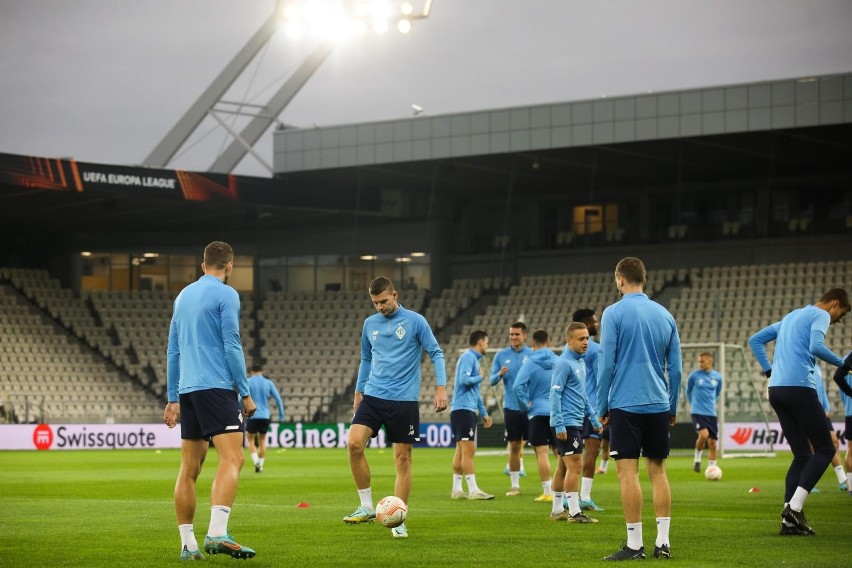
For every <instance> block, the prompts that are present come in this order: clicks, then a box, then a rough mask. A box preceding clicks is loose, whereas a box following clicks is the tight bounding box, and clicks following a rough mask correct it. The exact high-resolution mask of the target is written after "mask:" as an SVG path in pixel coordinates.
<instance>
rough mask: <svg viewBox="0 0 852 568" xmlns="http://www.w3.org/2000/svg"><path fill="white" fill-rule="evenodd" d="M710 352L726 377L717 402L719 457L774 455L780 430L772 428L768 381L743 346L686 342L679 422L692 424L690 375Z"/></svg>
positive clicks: (683, 355)
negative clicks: (761, 374) (704, 355)
mask: <svg viewBox="0 0 852 568" xmlns="http://www.w3.org/2000/svg"><path fill="white" fill-rule="evenodd" d="M705 352H707V353H710V354H711V355H712V356H713V359H714V363H713V364H714V368H715V369H716V370H717V371H718V372H719V374H721V375H722V393H721V395H720V396H719V401H718V403H717V412H718V419H719V445H718V449H719V457H735V456H741V457H746V456H749V457H758V456H767V457H768V456H772V455H774V453H773V452H774V447H775V444H776V443H777V442H779V437H780V436H781V433H780V430H778V429H777V428H772V427H770V421H769V417H770V416H772V410H771V408H770V406H769V401H768V400H767V396H766V393H767V391H766V381H765V380H764V379H763V378H762V377H761V376H760V375H758V374H757V373H756V372H755V367H754V364H753V363H752V361H751V360H750V359H749V358H748V357H747V356H746V352H745V349H744V348H743V346H742V345H736V344H732V343H684V344H682V345H681V354H682V358H683V386H682V389H681V401H680V404H679V405H678V422H691V417H690V407H689V404H688V401H687V400H686V384H687V378H688V377H689V374H690V373H691V372H692V371H694V370H695V369H697V368H698V356H699V355H700V354H701V353H705Z"/></svg>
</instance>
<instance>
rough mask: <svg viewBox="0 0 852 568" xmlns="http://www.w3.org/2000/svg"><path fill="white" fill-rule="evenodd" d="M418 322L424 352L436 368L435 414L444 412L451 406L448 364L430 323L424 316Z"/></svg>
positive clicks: (418, 333)
mask: <svg viewBox="0 0 852 568" xmlns="http://www.w3.org/2000/svg"><path fill="white" fill-rule="evenodd" d="M417 321H418V324H417V338H418V339H419V340H420V345H421V346H422V347H423V350H424V351H426V353H428V354H429V358H430V359H432V366H433V367H434V368H435V384H436V387H435V397H434V403H435V412H443V411H444V410H446V409H447V405H448V404H449V399H448V398H447V362H446V360H445V359H444V352H443V351H442V350H441V346H440V345H438V340H437V339H435V334H433V333H432V328H431V327H429V322H427V321H426V318H424V317H423V316H420V318H419V319H418V320H417ZM477 374H478V373H477Z"/></svg>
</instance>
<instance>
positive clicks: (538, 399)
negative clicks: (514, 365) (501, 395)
mask: <svg viewBox="0 0 852 568" xmlns="http://www.w3.org/2000/svg"><path fill="white" fill-rule="evenodd" d="M557 359H559V357H557V356H556V353H554V352H553V351H551V350H550V349H547V348H542V349H539V350H537V351H534V352H533V353H532V354H531V355H530V356H529V357H527V360H526V361H524V364H523V365H521V370H520V371H518V376H517V377H515V386H514V389H515V396H516V397H517V399H518V404H519V405H520V407H521V408H522V409H524V410H525V411H526V412H527V415H528V416H530V417H534V416H550V382H551V379H552V377H553V366H554V365H555V364H556V361H557Z"/></svg>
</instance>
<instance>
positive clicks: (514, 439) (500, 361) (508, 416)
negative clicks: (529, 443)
mask: <svg viewBox="0 0 852 568" xmlns="http://www.w3.org/2000/svg"><path fill="white" fill-rule="evenodd" d="M526 343H527V324H525V323H524V322H522V321H516V322H515V323H513V324H512V325H510V326H509V346H508V347H506V348H504V349H501V350H500V351H498V352H497V354H496V355H494V362H493V363H492V365H491V378H490V379H489V380H490V383H491V386H492V387H493V386H495V385H496V384H497V383H499V382H500V381H503V424H504V425H505V428H506V441H507V442H508V445H509V448H508V449H509V463H508V464H506V469H504V470H503V473H507V474H509V479H510V483H511V486H512V487H518V485H519V483H520V477H521V475H526V474H525V473H524V463H523V461H522V459H523V457H522V454H523V448H524V440H526V439H527V430H529V424H528V422H527V413H526V409H522V408H521V407H520V405H519V404H518V399H517V397H516V396H515V389H514V388H513V387H514V384H515V377H516V376H517V374H518V371H519V370H520V369H521V365H523V363H524V359H526V358H527V357H529V356H530V355H532V349H530V348H529V347H527V345H526Z"/></svg>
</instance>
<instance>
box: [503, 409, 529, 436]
mask: <svg viewBox="0 0 852 568" xmlns="http://www.w3.org/2000/svg"><path fill="white" fill-rule="evenodd" d="M503 421H504V422H505V423H506V430H505V431H504V433H503V435H504V436H505V437H506V441H507V442H520V441H521V440H523V439H524V437H525V436H526V435H527V430H529V419H528V418H527V413H526V412H521V411H520V410H512V409H510V408H504V409H503Z"/></svg>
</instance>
